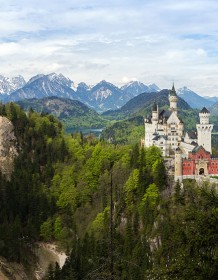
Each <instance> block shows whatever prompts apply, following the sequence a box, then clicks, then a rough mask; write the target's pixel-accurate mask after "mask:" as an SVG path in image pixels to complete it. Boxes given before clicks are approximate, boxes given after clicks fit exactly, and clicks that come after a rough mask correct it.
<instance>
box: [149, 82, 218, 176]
mask: <svg viewBox="0 0 218 280" xmlns="http://www.w3.org/2000/svg"><path fill="white" fill-rule="evenodd" d="M169 103H170V107H169V110H161V111H160V110H159V108H158V105H157V104H156V102H155V103H154V105H153V109H152V115H151V116H150V117H147V118H145V139H144V145H145V147H150V146H152V145H155V146H157V147H159V148H160V149H161V151H162V155H163V156H164V157H168V156H170V155H174V157H175V173H174V174H175V175H174V177H175V180H178V179H179V180H180V181H182V180H183V179H185V178H196V177H198V176H202V175H205V176H206V175H211V176H212V175H217V174H218V159H213V158H212V157H211V152H212V149H211V133H212V129H213V124H210V122H209V117H210V112H209V111H208V110H207V109H206V108H205V107H204V108H203V109H202V110H201V111H200V113H199V118H200V123H199V124H197V125H196V129H197V132H192V133H186V134H185V135H184V123H183V121H182V120H181V118H180V117H179V116H178V110H177V103H178V96H177V94H176V91H175V87H174V85H173V87H172V90H170V92H169Z"/></svg>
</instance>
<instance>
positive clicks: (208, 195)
mask: <svg viewBox="0 0 218 280" xmlns="http://www.w3.org/2000/svg"><path fill="white" fill-rule="evenodd" d="M0 114H1V115H4V116H7V117H8V118H9V119H10V120H11V121H12V123H13V124H14V126H15V135H16V137H17V140H18V146H19V151H20V152H19V156H18V157H17V159H16V161H15V170H14V172H13V174H12V177H11V180H10V181H6V180H5V178H4V177H3V176H1V180H0V254H1V256H3V257H5V258H7V259H8V260H10V261H16V262H21V263H23V264H25V265H28V263H29V255H30V252H34V244H35V242H36V241H39V240H40V241H46V242H56V243H57V244H58V245H59V246H60V247H61V248H62V249H64V250H65V251H66V252H67V253H68V255H69V258H68V260H67V262H66V264H65V266H64V267H63V269H62V270H60V268H59V267H58V266H56V267H54V268H52V267H49V270H48V273H47V275H46V276H45V279H53V280H56V279H60V280H73V279H76V280H79V279H81V280H82V279H93V280H94V279H95V280H96V279H127V280H128V279H131V280H140V279H142V280H143V279H181V280H182V279H202V280H203V279H209V280H210V279H211V280H212V279H215V277H216V273H217V271H218V266H217V263H218V262H217V256H218V255H217V252H218V247H217V244H218V242H217V241H218V231H217V224H218V212H217V205H218V195H217V191H216V190H215V187H214V186H210V185H208V184H202V185H201V186H198V185H197V184H196V182H195V181H193V180H192V181H186V182H184V187H183V189H181V186H180V184H177V185H176V187H175V189H172V188H171V184H170V178H168V176H167V174H166V170H165V166H164V162H163V159H162V157H161V152H160V150H159V149H158V148H156V147H151V148H149V149H144V148H139V146H138V145H113V144H109V143H106V142H104V141H99V140H97V139H96V138H94V137H93V136H91V135H89V136H87V137H84V136H83V135H82V134H81V133H78V134H73V135H65V134H64V133H63V129H62V125H61V123H60V122H59V121H58V120H57V119H56V118H54V117H53V116H50V115H45V114H38V113H35V112H34V111H33V110H30V111H29V112H28V114H27V115H26V114H25V113H24V112H23V111H22V110H21V109H20V107H19V106H18V105H15V104H12V103H9V104H6V105H1V106H0ZM111 206H112V208H111ZM111 210H112V212H111ZM111 214H112V216H111ZM111 217H112V220H111ZM32 261H33V262H34V254H33V260H32ZM35 261H37V260H35Z"/></svg>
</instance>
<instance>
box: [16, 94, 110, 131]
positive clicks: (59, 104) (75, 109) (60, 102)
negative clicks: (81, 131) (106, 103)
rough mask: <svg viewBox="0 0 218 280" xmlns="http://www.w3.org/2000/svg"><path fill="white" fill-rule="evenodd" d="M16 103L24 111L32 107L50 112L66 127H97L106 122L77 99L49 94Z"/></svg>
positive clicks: (38, 110)
mask: <svg viewBox="0 0 218 280" xmlns="http://www.w3.org/2000/svg"><path fill="white" fill-rule="evenodd" d="M16 103H17V104H19V105H20V106H21V107H22V108H23V109H24V110H25V111H29V109H30V108H32V109H33V110H34V111H36V112H39V113H48V114H52V115H53V116H55V117H57V118H58V119H59V120H61V121H62V122H63V123H64V125H65V127H66V128H78V127H83V128H85V127H87V128H92V127H93V128H98V127H103V126H105V124H106V121H105V120H104V119H103V118H102V117H101V116H100V115H99V114H98V113H97V112H96V111H95V110H94V109H91V108H90V107H88V106H86V105H85V104H83V103H82V102H80V101H78V100H70V99H66V98H60V97H56V96H50V97H45V98H42V99H36V98H33V99H25V100H20V101H17V102H16Z"/></svg>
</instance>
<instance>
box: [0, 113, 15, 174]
mask: <svg viewBox="0 0 218 280" xmlns="http://www.w3.org/2000/svg"><path fill="white" fill-rule="evenodd" d="M16 146H17V141H16V137H15V135H14V126H13V124H12V122H11V121H10V120H9V119H8V118H6V117H2V116H0V171H1V172H2V174H3V175H5V176H6V178H7V179H10V176H11V173H12V171H13V167H14V159H15V157H16V156H17V154H18V152H17V148H16Z"/></svg>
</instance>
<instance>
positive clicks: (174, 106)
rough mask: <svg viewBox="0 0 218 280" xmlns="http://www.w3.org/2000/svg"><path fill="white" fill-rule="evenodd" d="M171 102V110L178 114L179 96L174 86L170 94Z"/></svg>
mask: <svg viewBox="0 0 218 280" xmlns="http://www.w3.org/2000/svg"><path fill="white" fill-rule="evenodd" d="M169 102H170V110H171V111H174V112H175V113H176V114H177V102H178V96H177V94H176V91H175V87H174V84H173V86H172V90H170V92H169Z"/></svg>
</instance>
